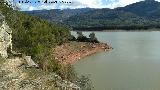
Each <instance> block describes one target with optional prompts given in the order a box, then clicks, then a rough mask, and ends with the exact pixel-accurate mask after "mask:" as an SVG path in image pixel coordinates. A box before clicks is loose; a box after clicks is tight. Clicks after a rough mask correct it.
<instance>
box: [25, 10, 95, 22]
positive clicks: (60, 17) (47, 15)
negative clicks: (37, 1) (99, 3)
mask: <svg viewBox="0 0 160 90" xmlns="http://www.w3.org/2000/svg"><path fill="white" fill-rule="evenodd" d="M92 10H94V9H91V8H81V9H64V10H60V9H52V10H35V11H25V13H27V14H31V15H34V16H38V17H40V18H43V19H46V20H48V21H51V22H63V21H64V20H66V19H68V18H69V17H71V16H74V15H79V14H81V13H85V12H88V11H92Z"/></svg>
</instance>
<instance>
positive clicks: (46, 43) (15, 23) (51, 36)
mask: <svg viewBox="0 0 160 90" xmlns="http://www.w3.org/2000/svg"><path fill="white" fill-rule="evenodd" d="M0 11H1V12H2V14H3V15H4V16H5V19H6V21H7V23H8V24H9V26H10V27H11V29H12V31H13V33H12V42H13V50H14V51H18V52H20V53H23V54H26V55H31V56H32V57H33V59H34V60H35V61H36V62H37V63H38V64H39V65H40V66H41V68H42V69H45V70H51V71H57V70H59V68H60V65H59V64H58V63H57V62H56V61H55V60H54V59H53V56H52V55H51V48H53V47H55V46H57V45H60V44H62V43H64V42H67V41H68V38H69V34H70V33H69V28H68V27H66V26H63V25H57V24H54V23H48V22H47V21H45V20H41V19H39V18H37V17H33V16H29V15H26V14H24V13H22V12H19V11H16V10H13V9H12V8H9V7H7V6H6V5H5V4H3V3H1V4H0Z"/></svg>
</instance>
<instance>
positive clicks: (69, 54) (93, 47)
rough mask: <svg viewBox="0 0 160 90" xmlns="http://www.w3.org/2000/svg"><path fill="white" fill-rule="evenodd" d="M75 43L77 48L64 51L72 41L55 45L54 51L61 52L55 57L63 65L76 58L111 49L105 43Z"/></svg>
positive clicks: (70, 62)
mask: <svg viewBox="0 0 160 90" xmlns="http://www.w3.org/2000/svg"><path fill="white" fill-rule="evenodd" d="M76 43H78V44H77V46H76V47H77V48H75V50H71V51H65V49H68V47H72V46H73V45H71V44H72V43H71V44H68V43H66V44H63V45H61V46H58V47H56V48H55V49H56V50H55V53H56V52H57V53H58V52H62V53H60V54H61V55H55V56H56V57H55V59H57V60H59V61H60V62H61V63H62V64H64V65H67V64H74V63H76V62H77V61H78V60H80V59H82V58H85V57H87V56H90V55H93V54H95V53H97V52H101V51H110V50H112V49H113V48H112V47H110V46H109V45H108V44H106V43H85V42H81V43H79V42H76ZM78 48H79V49H78ZM62 49H63V50H64V51H63V50H62Z"/></svg>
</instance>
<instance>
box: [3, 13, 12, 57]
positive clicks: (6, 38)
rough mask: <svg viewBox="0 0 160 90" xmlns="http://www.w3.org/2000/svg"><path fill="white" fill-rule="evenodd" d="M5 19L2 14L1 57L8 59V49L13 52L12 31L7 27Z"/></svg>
mask: <svg viewBox="0 0 160 90" xmlns="http://www.w3.org/2000/svg"><path fill="white" fill-rule="evenodd" d="M4 18H5V17H4V16H3V15H2V14H1V13H0V55H1V56H2V57H3V58H7V57H8V54H7V49H9V48H10V50H12V40H11V39H12V35H11V34H12V30H11V29H10V28H9V26H8V25H7V23H6V21H5V19H4Z"/></svg>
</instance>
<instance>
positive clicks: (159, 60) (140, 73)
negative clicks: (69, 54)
mask: <svg viewBox="0 0 160 90" xmlns="http://www.w3.org/2000/svg"><path fill="white" fill-rule="evenodd" d="M72 33H74V32H72ZM83 33H84V34H85V35H89V33H90V32H83ZM95 34H96V36H97V38H98V40H99V41H101V42H105V43H108V44H109V45H110V46H111V47H113V48H114V49H113V50H112V51H109V52H99V53H96V54H94V55H91V56H88V57H86V58H83V59H81V60H80V61H78V62H77V63H75V64H74V67H75V70H76V71H77V73H78V74H79V75H81V74H84V75H89V76H90V79H91V80H92V83H93V86H94V90H160V32H158V31H153V32H95Z"/></svg>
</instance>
